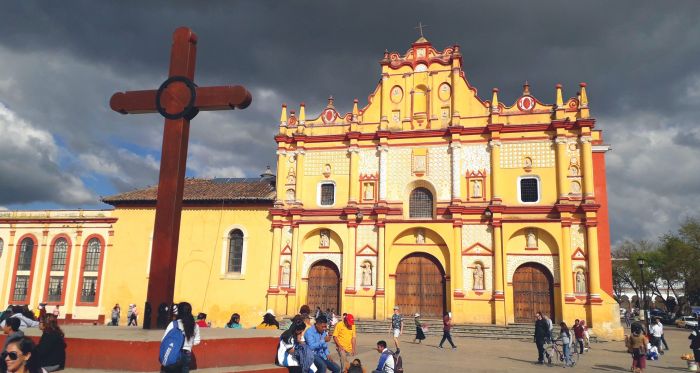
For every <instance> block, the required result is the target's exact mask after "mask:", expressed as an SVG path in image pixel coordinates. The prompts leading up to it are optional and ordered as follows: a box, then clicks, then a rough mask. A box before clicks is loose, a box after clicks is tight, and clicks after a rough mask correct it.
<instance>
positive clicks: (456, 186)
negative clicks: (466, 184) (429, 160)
mask: <svg viewBox="0 0 700 373" xmlns="http://www.w3.org/2000/svg"><path fill="white" fill-rule="evenodd" d="M461 150H462V144H461V143H460V142H458V141H452V142H451V143H450V151H451V153H452V201H459V200H460V192H461V190H462V184H461V181H462V177H461V176H462V175H461V174H462V172H461V170H460V164H461V163H462V151H461Z"/></svg>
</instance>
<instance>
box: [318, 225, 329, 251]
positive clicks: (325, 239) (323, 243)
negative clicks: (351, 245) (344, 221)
mask: <svg viewBox="0 0 700 373" xmlns="http://www.w3.org/2000/svg"><path fill="white" fill-rule="evenodd" d="M330 245H331V234H330V232H329V231H328V230H327V229H321V236H320V239H319V244H318V246H319V247H329V246H330Z"/></svg>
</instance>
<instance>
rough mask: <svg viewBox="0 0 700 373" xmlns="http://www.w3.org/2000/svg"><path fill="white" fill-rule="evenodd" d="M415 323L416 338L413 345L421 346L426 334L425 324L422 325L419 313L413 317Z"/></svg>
mask: <svg viewBox="0 0 700 373" xmlns="http://www.w3.org/2000/svg"><path fill="white" fill-rule="evenodd" d="M413 322H415V324H416V338H414V339H413V343H419V344H420V343H421V342H423V340H424V339H425V332H424V331H423V324H421V321H420V314H419V313H417V314H415V315H413ZM416 341H418V342H416Z"/></svg>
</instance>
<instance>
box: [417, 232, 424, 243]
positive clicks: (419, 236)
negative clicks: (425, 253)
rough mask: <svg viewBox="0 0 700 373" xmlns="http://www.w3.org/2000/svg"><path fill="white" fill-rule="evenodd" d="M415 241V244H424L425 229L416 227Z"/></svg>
mask: <svg viewBox="0 0 700 373" xmlns="http://www.w3.org/2000/svg"><path fill="white" fill-rule="evenodd" d="M416 243H417V244H424V243H425V230H423V229H416Z"/></svg>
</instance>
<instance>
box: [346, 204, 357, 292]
mask: <svg viewBox="0 0 700 373" xmlns="http://www.w3.org/2000/svg"><path fill="white" fill-rule="evenodd" d="M355 219H356V216H355V214H348V240H347V242H348V247H347V249H345V248H343V268H344V269H343V271H344V272H343V282H344V283H345V294H355V251H356V250H357V248H356V244H355V238H356V237H357V223H356V222H355Z"/></svg>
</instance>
